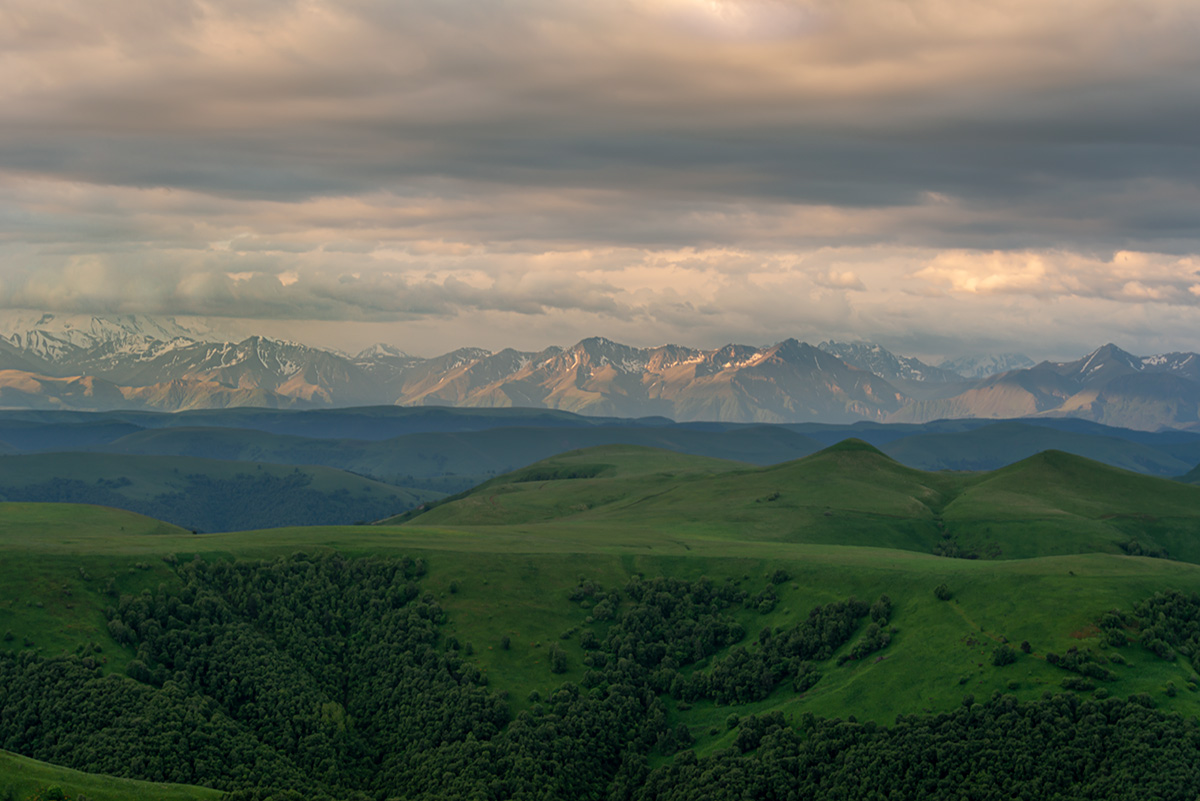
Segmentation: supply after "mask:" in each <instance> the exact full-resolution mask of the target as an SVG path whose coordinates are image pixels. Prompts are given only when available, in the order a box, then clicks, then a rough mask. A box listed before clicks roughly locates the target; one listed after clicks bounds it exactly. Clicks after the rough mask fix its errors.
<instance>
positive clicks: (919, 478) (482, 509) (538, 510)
mask: <svg viewBox="0 0 1200 801" xmlns="http://www.w3.org/2000/svg"><path fill="white" fill-rule="evenodd" d="M639 454H648V452H644V451H638V450H637V449H631V450H621V449H614V448H604V449H591V450H586V451H578V452H573V453H569V454H563V455H562V456H559V457H555V458H553V459H549V460H546V461H544V462H540V463H538V464H537V465H534V466H532V467H531V468H529V470H527V471H519V472H518V473H515V474H512V475H509V476H502V477H499V478H497V479H495V480H493V481H490V482H488V483H487V484H484V485H483V486H481V487H479V488H478V489H477V490H475V491H474V492H472V493H470V494H469V495H467V496H466V497H465V498H462V499H460V500H457V501H454V502H451V503H446V504H444V505H441V506H438V507H436V508H434V509H432V510H430V511H429V512H426V513H425V514H422V515H420V516H418V517H416V518H415V519H413V520H411V521H410V522H409V524H410V525H438V526H452V527H456V528H461V527H471V526H479V525H495V524H500V523H504V524H508V525H516V524H522V525H530V524H538V523H541V524H545V525H549V524H550V523H551V522H554V523H555V524H556V525H565V524H570V525H571V526H573V527H576V528H579V529H585V530H586V529H590V528H593V527H595V528H598V529H600V530H610V529H614V528H616V529H620V530H623V531H641V530H646V529H664V530H670V531H673V532H676V533H677V534H679V535H686V536H712V537H727V538H732V539H742V540H746V539H752V540H780V541H788V542H808V543H825V544H844V545H869V546H876V547H888V548H902V549H908V550H917V551H925V552H929V551H931V550H933V548H934V547H935V546H936V545H937V544H938V543H939V542H940V541H941V539H942V537H943V534H946V535H951V536H953V537H955V538H957V540H958V542H959V543H960V544H961V545H963V546H965V547H969V548H976V549H977V550H979V551H980V552H981V553H988V552H991V553H996V552H998V553H999V555H1001V556H1005V557H1010V558H1027V557H1032V556H1049V555H1055V554H1064V553H1086V552H1090V551H1101V552H1108V553H1118V552H1120V544H1121V543H1125V542H1128V541H1129V540H1131V539H1136V540H1138V541H1139V542H1141V543H1142V544H1143V545H1146V546H1149V547H1161V548H1165V549H1166V550H1167V551H1168V553H1169V554H1170V555H1171V556H1172V557H1175V558H1179V559H1184V560H1187V561H1193V562H1200V543H1198V542H1197V541H1196V538H1195V537H1194V536H1193V533H1194V532H1195V531H1196V530H1197V528H1198V527H1200V488H1196V487H1190V486H1186V485H1182V484H1180V483H1178V482H1173V481H1168V480H1166V479H1158V478H1151V477H1148V476H1144V475H1140V474H1135V473H1130V472H1127V471H1124V470H1120V469H1117V468H1113V467H1108V466H1106V465H1103V464H1100V463H1097V462H1092V461H1090V460H1087V459H1083V458H1082V457H1078V456H1072V455H1069V454H1065V453H1060V452H1053V451H1051V452H1047V453H1044V454H1041V455H1038V456H1034V457H1030V458H1029V459H1026V460H1024V461H1022V462H1019V463H1017V464H1015V465H1011V466H1009V467H1006V468H1002V469H1001V470H997V471H993V472H991V473H978V474H966V473H945V472H939V473H927V472H922V471H919V470H914V469H912V468H907V467H904V466H903V465H900V464H899V463H897V462H894V461H892V460H891V459H890V458H888V457H886V456H884V455H883V454H881V453H880V452H878V451H877V450H875V449H874V448H872V447H871V446H869V445H866V444H865V443H860V442H856V441H854V440H847V441H846V442H845V443H842V444H840V445H836V446H833V447H831V448H829V449H826V450H825V451H822V452H820V453H818V454H814V455H813V456H810V457H807V458H804V459H800V460H797V461H794V462H788V463H785V464H781V465H775V466H773V467H768V468H746V467H742V466H738V465H736V464H733V463H716V464H714V463H711V462H710V463H707V464H706V467H705V468H704V469H703V470H701V469H698V468H696V467H695V466H694V465H693V463H691V462H688V461H686V460H685V459H683V458H678V457H677V458H674V459H672V458H670V457H669V456H666V455H658V456H655V457H654V459H655V462H654V464H657V465H658V466H659V467H658V469H657V470H654V471H649V470H643V471H640V472H636V473H634V472H630V471H629V469H628V468H627V467H626V465H627V464H630V463H635V464H636V463H640V461H641V458H643V457H641V456H639ZM644 458H649V456H648V455H646V456H645V457H644ZM592 464H606V465H608V466H609V467H608V469H607V470H606V471H605V472H602V473H600V474H598V475H596V476H594V477H590V478H575V479H571V480H548V481H530V480H527V478H528V476H536V475H539V474H540V473H541V472H545V473H546V477H548V478H553V477H554V475H555V471H559V472H560V473H563V474H566V473H568V472H570V471H571V470H572V469H576V468H581V467H582V468H586V467H587V466H588V465H592ZM547 471H548V472H547Z"/></svg>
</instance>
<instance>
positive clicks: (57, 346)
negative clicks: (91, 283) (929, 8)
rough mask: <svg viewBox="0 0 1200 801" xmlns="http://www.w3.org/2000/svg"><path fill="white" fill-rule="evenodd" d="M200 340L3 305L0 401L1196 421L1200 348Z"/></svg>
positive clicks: (168, 326)
mask: <svg viewBox="0 0 1200 801" xmlns="http://www.w3.org/2000/svg"><path fill="white" fill-rule="evenodd" d="M4 328H6V329H7V330H3V329H4ZM212 339H213V337H212V335H211V333H208V332H205V331H202V330H197V329H195V328H189V327H185V326H183V325H180V324H178V323H177V322H175V321H174V320H167V319H155V318H148V317H142V316H133V315H130V316H120V317H87V316H74V317H71V316H68V317H60V316H55V315H50V314H45V315H41V316H38V317H36V318H35V317H34V316H30V315H24V316H21V315H18V316H15V317H13V316H10V317H9V318H8V319H4V320H0V407H6V408H35V409H36V408H42V409H79V410H108V409H121V408H126V409H157V410H169V411H175V410H183V409H205V408H225V407H232V406H254V407H266V408H320V407H330V406H337V407H346V406H364V405H380V404H397V405H406V406H415V405H436V406H458V407H476V408H502V407H531V408H547V409H558V410H564V411H569V412H576V413H581V414H587V415H608V416H619V417H626V418H637V417H646V416H662V417H668V418H672V419H674V420H678V421H705V420H708V421H721V422H735V423H788V422H804V421H820V422H829V423H850V422H855V421H859V420H872V421H877V422H918V423H919V422H927V421H930V420H936V419H942V418H994V419H1009V418H1018V417H1030V416H1060V417H1077V418H1082V419H1086V420H1091V421H1094V422H1099V423H1103V424H1105V425H1110V426H1119V427H1126V428H1135V429H1142V430H1157V429H1160V428H1200V416H1198V410H1200V355H1198V354H1195V353H1166V354H1157V355H1152V356H1146V357H1139V356H1135V355H1133V354H1130V353H1128V352H1126V351H1124V350H1122V349H1121V348H1119V347H1117V346H1116V345H1112V344H1109V345H1105V346H1103V347H1101V348H1098V349H1097V350H1095V351H1093V352H1092V353H1090V354H1088V355H1087V356H1085V357H1083V358H1081V359H1079V360H1076V361H1072V362H1042V363H1041V364H1036V365H1032V366H1015V365H1024V364H1028V363H1029V362H1030V360H1028V359H1027V358H1026V357H1024V356H1021V355H1020V354H1002V355H999V356H989V357H973V358H971V359H967V360H961V361H960V362H948V363H943V365H942V366H940V367H935V366H932V365H929V364H926V363H924V362H922V361H920V360H919V359H916V358H912V357H906V356H899V355H896V354H893V353H891V352H890V351H888V350H887V349H885V348H883V347H882V346H880V345H877V344H871V343H841V342H832V341H827V342H822V343H820V344H819V345H817V346H813V345H810V344H807V343H804V342H799V341H797V340H795V339H784V340H783V341H781V342H778V343H776V344H774V345H770V346H765V347H760V346H751V345H738V344H729V345H726V346H724V347H721V348H717V349H712V350H705V349H698V348H690V347H685V346H680V345H663V346H659V347H653V348H636V347H630V346H628V345H623V344H620V343H617V342H613V341H611V340H608V339H605V338H603V337H590V338H587V339H584V340H581V341H580V342H578V343H576V344H575V345H573V346H571V347H569V348H562V347H550V348H547V349H545V350H542V351H540V352H527V351H517V350H513V349H511V348H506V349H503V350H500V351H498V352H492V351H488V350H484V349H480V348H460V349H458V350H454V351H451V352H449V353H446V354H443V355H441V356H437V357H434V358H420V357H416V356H411V355H408V354H406V353H404V352H403V351H401V350H399V349H397V348H395V347H392V346H390V345H386V344H379V345H375V346H372V347H370V348H367V349H365V350H363V351H361V352H359V353H357V354H353V355H351V354H345V353H340V352H337V351H333V350H326V349H321V348H315V347H310V346H306V345H301V344H297V343H294V342H285V341H280V340H275V339H269V338H266V337H261V336H250V337H246V338H244V339H242V340H241V341H238V342H222V341H212ZM951 368H954V369H951ZM993 369H996V370H1003V371H1002V372H998V373H990V372H989V371H990V370H993ZM955 370H959V371H960V372H955Z"/></svg>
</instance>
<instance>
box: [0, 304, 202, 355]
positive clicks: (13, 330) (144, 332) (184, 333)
mask: <svg viewBox="0 0 1200 801" xmlns="http://www.w3.org/2000/svg"><path fill="white" fill-rule="evenodd" d="M0 334H3V335H4V337H5V339H7V340H8V341H9V342H11V343H13V344H14V345H16V346H17V347H19V348H22V349H24V350H30V351H34V352H37V349H38V348H39V347H51V348H57V349H58V352H59V353H61V352H63V351H64V350H69V349H70V348H71V347H74V348H83V349H88V348H94V347H96V346H98V345H102V344H105V343H127V342H130V341H133V342H143V343H149V342H154V341H170V340H174V339H189V340H193V341H199V340H201V339H204V336H203V335H202V334H201V333H199V332H198V331H194V330H192V329H188V328H185V327H184V326H182V325H179V324H178V323H177V322H176V321H175V319H174V318H171V317H164V318H156V317H147V316H145V315H139V314H122V315H111V316H96V315H84V314H65V315H64V314H49V313H41V312H26V311H21V310H7V311H3V312H0Z"/></svg>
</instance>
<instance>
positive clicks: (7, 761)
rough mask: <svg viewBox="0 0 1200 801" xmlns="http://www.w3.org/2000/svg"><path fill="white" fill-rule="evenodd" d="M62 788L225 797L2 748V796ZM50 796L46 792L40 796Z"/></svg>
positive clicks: (154, 798)
mask: <svg viewBox="0 0 1200 801" xmlns="http://www.w3.org/2000/svg"><path fill="white" fill-rule="evenodd" d="M51 787H58V788H59V789H61V790H62V791H63V793H64V794H65V795H66V797H67V798H84V797H87V798H90V799H92V801H202V800H204V801H207V800H208V799H213V801H215V799H218V798H221V796H223V795H224V793H222V792H221V791H220V790H212V789H210V788H208V787H191V786H188V785H184V784H163V783H160V782H142V781H135V780H133V779H119V778H115V777H112V776H101V775H96V774H92V773H83V772H81V771H78V770H71V769H70V768H62V767H59V766H58V765H51V764H49V763H47V762H39V761H38V760H36V759H30V758H29V757H23V756H20V755H18V754H12V753H9V752H8V751H0V798H2V797H5V796H3V795H2V794H3V793H6V792H11V794H12V795H10V796H9V797H11V798H20V799H24V798H31V797H34V793H37V792H39V791H42V792H43V793H44V791H45V790H47V789H49V788H51ZM40 797H42V798H46V797H47V796H45V795H44V794H43V795H42V796H40Z"/></svg>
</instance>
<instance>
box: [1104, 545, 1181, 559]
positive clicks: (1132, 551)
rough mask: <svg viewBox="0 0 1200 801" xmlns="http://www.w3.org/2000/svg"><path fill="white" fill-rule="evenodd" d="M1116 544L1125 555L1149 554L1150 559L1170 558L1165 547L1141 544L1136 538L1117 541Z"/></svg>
mask: <svg viewBox="0 0 1200 801" xmlns="http://www.w3.org/2000/svg"><path fill="white" fill-rule="evenodd" d="M1117 546H1118V547H1119V548H1120V549H1121V550H1122V551H1123V552H1124V553H1125V554H1126V555H1127V556H1149V557H1150V558H1152V559H1170V558H1171V556H1170V554H1168V553H1167V549H1166V548H1158V547H1154V546H1152V545H1143V544H1142V543H1140V542H1138V541H1137V540H1128V541H1127V542H1118V543H1117Z"/></svg>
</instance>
